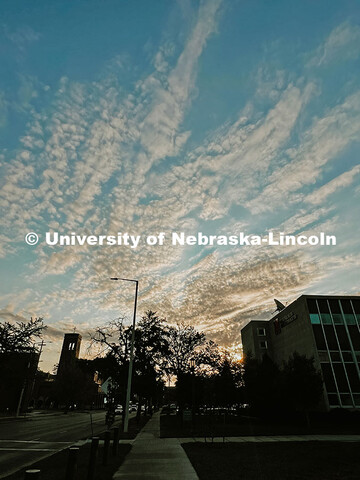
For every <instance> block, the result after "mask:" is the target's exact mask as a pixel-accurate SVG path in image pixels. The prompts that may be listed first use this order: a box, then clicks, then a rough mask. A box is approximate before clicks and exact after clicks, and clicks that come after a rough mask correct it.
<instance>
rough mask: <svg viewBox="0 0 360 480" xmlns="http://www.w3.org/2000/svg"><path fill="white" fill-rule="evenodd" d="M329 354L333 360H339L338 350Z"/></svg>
mask: <svg viewBox="0 0 360 480" xmlns="http://www.w3.org/2000/svg"><path fill="white" fill-rule="evenodd" d="M330 356H331V360H332V361H333V362H341V357H340V352H330Z"/></svg>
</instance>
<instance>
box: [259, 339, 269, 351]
mask: <svg viewBox="0 0 360 480" xmlns="http://www.w3.org/2000/svg"><path fill="white" fill-rule="evenodd" d="M267 347H268V346H267V341H266V340H263V341H261V342H260V348H264V349H265V348H267Z"/></svg>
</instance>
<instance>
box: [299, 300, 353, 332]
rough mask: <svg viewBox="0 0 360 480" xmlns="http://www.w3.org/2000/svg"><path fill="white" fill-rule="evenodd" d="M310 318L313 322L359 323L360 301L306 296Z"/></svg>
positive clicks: (329, 323) (327, 323)
mask: <svg viewBox="0 0 360 480" xmlns="http://www.w3.org/2000/svg"><path fill="white" fill-rule="evenodd" d="M307 304H308V308H309V314H310V320H311V323H313V324H315V325H316V324H320V323H322V324H323V325H331V324H332V323H334V324H335V325H344V324H345V323H346V325H356V324H359V325H360V301H359V300H349V299H345V300H336V299H330V300H326V299H318V300H315V299H314V298H308V299H307Z"/></svg>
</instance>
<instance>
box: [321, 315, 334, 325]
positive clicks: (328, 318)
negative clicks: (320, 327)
mask: <svg viewBox="0 0 360 480" xmlns="http://www.w3.org/2000/svg"><path fill="white" fill-rule="evenodd" d="M321 320H322V323H323V324H324V325H330V324H331V323H332V321H331V315H330V313H322V314H321Z"/></svg>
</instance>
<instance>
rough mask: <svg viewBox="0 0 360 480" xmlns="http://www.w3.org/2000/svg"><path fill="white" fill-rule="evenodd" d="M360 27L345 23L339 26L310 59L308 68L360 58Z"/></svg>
mask: <svg viewBox="0 0 360 480" xmlns="http://www.w3.org/2000/svg"><path fill="white" fill-rule="evenodd" d="M359 44H360V27H359V26H358V25H352V24H351V23H350V22H344V23H341V24H340V25H338V26H337V27H336V28H334V30H332V32H331V33H330V35H329V36H328V37H327V39H326V40H325V41H324V43H323V44H322V45H320V46H319V47H318V48H317V49H316V50H315V52H314V53H313V54H312V56H311V57H310V59H309V61H308V63H307V66H308V67H311V66H316V67H320V66H325V65H328V64H329V63H331V62H333V61H339V60H340V61H343V60H346V59H355V58H357V57H358V56H359Z"/></svg>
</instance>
